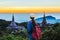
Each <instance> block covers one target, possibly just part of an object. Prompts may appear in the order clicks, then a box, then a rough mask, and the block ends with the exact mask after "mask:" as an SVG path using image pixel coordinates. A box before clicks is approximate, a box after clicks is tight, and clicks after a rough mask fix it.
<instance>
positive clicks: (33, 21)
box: [30, 14, 36, 26]
mask: <svg viewBox="0 0 60 40" xmlns="http://www.w3.org/2000/svg"><path fill="white" fill-rule="evenodd" d="M34 18H35V17H34V14H31V15H30V19H31V21H32V24H33V26H35V25H36V23H35V20H34Z"/></svg>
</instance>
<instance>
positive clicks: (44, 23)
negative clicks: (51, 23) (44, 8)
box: [42, 12, 47, 27]
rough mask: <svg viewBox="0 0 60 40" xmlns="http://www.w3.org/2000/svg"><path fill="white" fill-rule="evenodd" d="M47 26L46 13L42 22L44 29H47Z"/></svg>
mask: <svg viewBox="0 0 60 40" xmlns="http://www.w3.org/2000/svg"><path fill="white" fill-rule="evenodd" d="M46 24H47V22H46V17H45V12H44V15H43V21H42V27H45V26H46Z"/></svg>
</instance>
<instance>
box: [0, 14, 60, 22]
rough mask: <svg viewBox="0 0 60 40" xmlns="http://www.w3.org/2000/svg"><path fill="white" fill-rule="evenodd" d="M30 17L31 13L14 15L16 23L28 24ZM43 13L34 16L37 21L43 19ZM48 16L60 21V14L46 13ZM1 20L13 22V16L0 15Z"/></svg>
mask: <svg viewBox="0 0 60 40" xmlns="http://www.w3.org/2000/svg"><path fill="white" fill-rule="evenodd" d="M30 15H31V14H29V13H24V14H23V13H22V14H14V19H15V22H18V23H21V22H27V21H29V20H30ZM43 15H44V14H43V13H36V14H34V16H35V19H37V18H41V17H43ZM45 15H46V16H53V17H55V18H56V19H60V14H59V13H46V14H45ZM0 19H3V20H6V21H11V20H12V14H0Z"/></svg>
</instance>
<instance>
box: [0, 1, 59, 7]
mask: <svg viewBox="0 0 60 40" xmlns="http://www.w3.org/2000/svg"><path fill="white" fill-rule="evenodd" d="M44 6H51V7H52V6H54V7H55V6H56V7H59V6H60V0H0V7H44Z"/></svg>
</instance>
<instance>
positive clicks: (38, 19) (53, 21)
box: [36, 16, 60, 24]
mask: <svg viewBox="0 0 60 40" xmlns="http://www.w3.org/2000/svg"><path fill="white" fill-rule="evenodd" d="M42 20H43V17H41V18H37V19H36V22H38V23H41V22H42ZM46 21H47V23H50V24H54V23H56V22H60V19H56V18H55V17H53V16H46Z"/></svg>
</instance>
